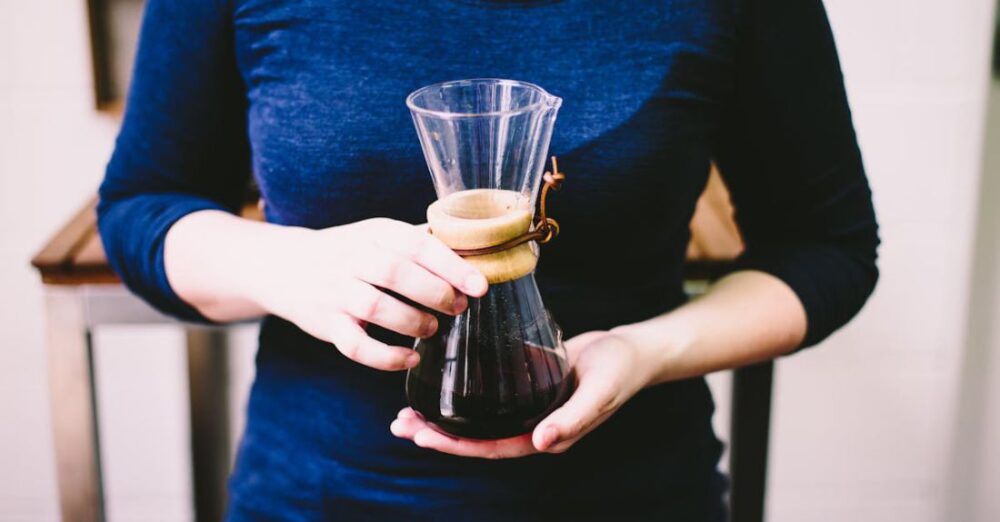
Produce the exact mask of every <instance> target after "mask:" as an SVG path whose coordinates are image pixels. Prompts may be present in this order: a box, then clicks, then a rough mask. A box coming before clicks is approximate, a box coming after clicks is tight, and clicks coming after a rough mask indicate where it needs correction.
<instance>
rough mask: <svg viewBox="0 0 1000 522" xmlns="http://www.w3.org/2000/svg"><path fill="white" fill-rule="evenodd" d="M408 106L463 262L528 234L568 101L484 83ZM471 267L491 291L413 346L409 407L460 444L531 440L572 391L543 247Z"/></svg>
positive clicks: (526, 247) (437, 213) (436, 227)
mask: <svg viewBox="0 0 1000 522" xmlns="http://www.w3.org/2000/svg"><path fill="white" fill-rule="evenodd" d="M406 102H407V106H408V107H409V108H410V112H411V114H412V115H413V121H414V123H415V125H416V128H417V134H418V136H419V138H420V144H421V146H422V148H423V152H424V157H425V158H426V160H427V165H428V168H429V169H430V172H431V177H432V178H433V180H434V187H435V190H436V191H437V196H438V200H437V201H436V202H435V203H434V204H432V205H431V206H430V207H429V208H428V211H427V218H428V223H429V224H430V228H431V233H432V234H434V235H435V236H437V237H439V238H440V239H441V240H442V241H443V242H444V243H445V244H447V245H448V246H450V247H451V248H453V249H456V250H465V251H468V250H474V249H481V248H484V247H491V246H495V245H497V244H501V243H504V242H505V241H507V240H510V239H512V238H514V237H517V236H520V235H522V234H524V233H526V232H528V231H529V229H530V228H531V227H532V221H533V218H534V208H535V199H536V198H535V196H536V194H537V192H538V188H539V184H540V182H541V179H542V171H543V169H544V167H545V164H546V159H547V154H548V147H549V141H550V138H551V137H552V127H553V124H554V122H555V119H556V113H557V112H558V110H559V106H560V104H561V103H562V100H561V99H560V98H557V97H555V96H552V95H550V94H548V93H547V92H545V90H543V89H542V88H540V87H538V86H536V85H532V84H529V83H524V82H517V81H511V80H494V79H481V80H462V81H456V82H447V83H442V84H436V85H431V86H428V87H424V88H422V89H419V90H417V91H416V92H414V93H412V94H411V95H410V96H409V97H408V98H407V100H406ZM465 258H466V260H468V261H469V262H470V263H472V264H473V265H474V266H476V267H477V268H478V269H479V270H480V271H482V272H483V274H484V275H486V278H487V280H488V281H489V282H490V287H489V290H488V291H487V293H486V295H484V296H483V297H481V298H471V297H470V298H469V307H468V309H467V310H466V311H465V312H463V313H462V314H460V315H458V316H457V317H451V316H445V315H439V316H438V320H439V323H438V324H439V327H438V330H437V332H436V333H435V334H434V335H433V336H431V337H429V338H427V339H418V340H417V342H416V345H415V347H414V348H415V350H417V352H419V353H420V356H421V360H420V364H419V365H418V366H416V367H415V368H413V369H411V370H410V371H409V374H408V375H407V380H406V395H407V399H408V400H409V402H410V405H411V406H412V407H413V409H414V410H416V411H417V412H418V413H419V414H421V415H422V416H423V417H424V419H425V420H427V421H428V422H430V423H431V424H432V425H434V426H435V427H436V428H437V429H440V430H441V431H444V432H446V433H450V434H453V435H458V436H461V437H468V438H478V439H498V438H505V437H510V436H514V435H518V434H521V433H526V432H529V431H530V430H531V429H532V428H533V427H534V426H535V425H536V424H537V423H538V422H539V421H540V420H541V419H542V418H543V417H545V415H547V414H548V413H549V412H551V411H552V410H553V409H555V408H556V407H558V406H559V405H560V404H561V403H562V402H563V401H565V400H566V398H567V396H568V394H569V393H570V391H571V389H572V382H571V378H570V368H569V364H568V363H567V360H566V351H565V348H564V347H563V344H562V334H561V332H560V330H559V328H558V326H556V324H555V323H554V322H553V321H552V319H551V317H550V316H549V314H548V312H547V311H546V310H545V307H544V305H543V304H542V299H541V296H540V295H539V292H538V287H537V285H536V284H535V278H534V269H535V265H536V264H537V261H538V247H537V245H536V244H535V243H532V242H528V243H523V244H521V245H518V246H515V247H513V248H509V249H506V250H503V251H500V252H493V253H487V254H482V255H466V256H465Z"/></svg>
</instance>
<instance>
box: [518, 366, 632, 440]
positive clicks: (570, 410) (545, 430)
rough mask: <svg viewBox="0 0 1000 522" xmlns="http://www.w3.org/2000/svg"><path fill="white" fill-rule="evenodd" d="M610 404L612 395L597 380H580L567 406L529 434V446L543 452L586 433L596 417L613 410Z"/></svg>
mask: <svg viewBox="0 0 1000 522" xmlns="http://www.w3.org/2000/svg"><path fill="white" fill-rule="evenodd" d="M613 401H614V396H613V394H611V393H610V392H609V390H608V389H607V388H606V387H605V386H604V385H603V384H601V383H600V381H599V380H581V382H580V386H579V387H578V388H577V389H576V391H575V392H574V393H573V395H572V396H571V397H570V398H569V400H568V401H566V404H563V405H562V406H560V407H559V408H557V409H556V410H555V411H553V412H552V413H551V414H549V416H548V417H546V418H545V419H543V420H542V422H540V423H538V426H537V427H535V430H534V432H533V433H532V435H531V442H532V444H533V445H534V446H535V449H537V450H538V451H546V450H548V449H549V448H551V447H553V446H555V445H556V444H558V443H559V442H565V441H569V440H573V439H576V438H577V437H580V436H581V435H584V434H586V433H587V432H588V431H590V429H591V428H592V427H593V426H594V424H595V422H596V421H597V420H598V419H599V418H601V417H603V416H604V415H605V414H607V413H610V412H611V411H613V407H612V404H613Z"/></svg>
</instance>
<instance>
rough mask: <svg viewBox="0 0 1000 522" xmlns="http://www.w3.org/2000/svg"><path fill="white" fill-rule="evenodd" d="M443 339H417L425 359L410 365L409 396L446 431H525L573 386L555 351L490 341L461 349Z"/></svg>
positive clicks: (476, 434) (471, 434) (499, 434)
mask: <svg viewBox="0 0 1000 522" xmlns="http://www.w3.org/2000/svg"><path fill="white" fill-rule="evenodd" d="M443 344H444V343H443V342H442V341H441V340H440V339H439V338H433V339H424V340H421V342H420V343H418V346H417V349H418V351H420V352H421V357H422V360H421V362H420V365H419V366H418V367H417V368H414V369H413V370H410V375H409V377H408V379H407V382H406V395H407V398H408V399H409V402H410V405H411V406H412V407H413V409H414V410H416V411H417V412H418V413H420V414H421V415H422V416H423V417H424V419H425V420H426V421H428V422H430V423H431V424H433V425H434V426H435V427H436V428H437V429H439V430H441V431H443V432H445V433H449V434H452V435H457V436H459V437H466V438H473V439H501V438H506V437H512V436H514V435H519V434H522V433H527V432H529V431H531V429H532V428H534V427H535V425H537V424H538V422H539V421H541V420H542V419H543V418H544V417H545V416H546V415H548V414H549V413H550V412H552V410H554V409H556V408H557V407H558V406H560V405H561V404H562V403H563V402H565V401H566V399H567V398H568V397H569V394H570V392H571V391H572V388H573V386H572V380H573V379H572V374H570V373H569V372H568V371H567V363H566V361H565V359H564V358H563V357H561V356H560V355H558V354H557V352H556V351H553V350H550V349H547V348H542V347H539V346H536V345H530V344H523V343H522V344H519V345H516V344H515V345H511V343H505V342H504V341H502V340H490V342H487V343H485V344H481V345H478V346H474V347H470V349H469V350H468V351H464V350H462V351H463V352H464V353H461V354H459V353H457V352H458V351H459V350H456V349H454V348H453V349H452V350H448V349H447V348H446V347H445V346H444V345H443ZM450 352H455V353H450ZM442 359H443V360H442Z"/></svg>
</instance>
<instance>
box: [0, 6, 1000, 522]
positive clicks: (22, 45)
mask: <svg viewBox="0 0 1000 522" xmlns="http://www.w3.org/2000/svg"><path fill="white" fill-rule="evenodd" d="M828 7H829V11H830V16H831V19H832V21H833V25H834V29H835V32H836V35H837V38H838V42H839V46H840V50H841V55H842V60H843V66H844V70H845V74H846V76H847V83H848V92H849V95H850V97H851V101H852V105H853V108H854V114H855V123H856V126H857V128H858V133H859V136H860V139H861V144H862V149H863V151H864V155H865V159H866V163H867V166H868V170H869V175H870V177H871V183H872V186H873V190H874V192H875V200H876V208H877V210H878V214H879V218H880V220H881V224H882V237H883V239H884V244H883V247H882V250H881V255H882V260H881V268H882V274H883V276H882V280H881V282H880V285H879V287H878V289H877V291H876V293H875V296H874V297H873V299H872V301H871V302H870V303H869V305H868V306H867V307H866V308H865V310H864V311H863V312H862V314H861V315H860V317H859V318H858V319H857V320H856V321H855V322H854V323H852V324H851V325H850V326H849V327H847V328H846V329H844V330H843V331H842V332H840V333H838V334H837V335H835V336H834V337H833V338H831V339H830V340H828V341H827V342H825V343H824V344H823V345H822V346H820V347H817V348H813V349H811V350H809V351H807V352H805V353H803V354H801V355H798V356H795V357H792V358H789V359H787V360H783V361H781V362H780V364H779V366H778V370H777V380H776V388H775V411H774V418H773V430H772V434H773V435H772V441H771V442H772V448H771V460H770V464H771V473H770V479H769V499H768V513H769V517H768V518H769V520H772V521H789V522H791V521H803V520H806V521H813V520H824V521H825V520H829V521H842V520H852V521H877V520H878V521H881V520H908V521H933V520H981V521H986V520H998V519H1000V504H998V503H1000V500H998V499H997V497H998V495H996V492H997V491H1000V478H998V473H997V472H995V471H993V469H994V468H1000V448H998V447H996V444H990V442H991V441H992V442H997V441H1000V355H994V356H992V357H991V351H996V349H997V347H998V345H1000V335H998V332H997V331H995V330H991V324H992V323H994V322H997V321H1000V308H998V302H1000V285H998V284H997V278H996V277H995V276H994V275H992V274H993V272H994V268H995V266H996V262H997V259H998V253H1000V251H998V249H997V241H996V240H995V237H996V234H997V233H1000V227H998V226H997V223H998V221H997V218H998V216H997V211H996V207H997V204H998V203H1000V190H998V188H997V187H996V185H997V184H998V183H997V182H995V181H994V182H992V184H986V185H984V186H985V187H986V188H988V189H990V190H989V191H987V192H984V196H983V198H982V201H981V198H980V183H981V173H982V159H983V152H984V147H983V143H984V132H983V131H984V126H985V115H986V107H987V103H986V101H987V91H988V68H987V65H988V51H989V41H990V33H991V31H992V20H993V16H992V13H993V8H994V7H993V0H950V1H941V0H867V1H860V0H829V2H828ZM87 38H88V36H87V25H86V16H85V2H84V1H83V0H0V223H2V224H3V225H2V227H0V230H2V232H0V234H2V235H0V520H4V521H8V520H11V521H14V520H24V521H47V520H57V519H58V507H57V501H56V498H57V497H56V494H57V493H56V486H55V465H54V460H53V454H52V440H51V436H50V420H49V416H48V397H47V389H46V378H45V375H46V374H45V351H44V348H43V343H42V340H43V332H44V325H43V318H42V315H41V311H42V301H41V295H42V294H41V287H40V284H39V282H38V279H37V277H36V275H35V274H34V272H33V270H32V269H31V268H30V267H29V266H28V259H29V258H30V257H31V255H32V254H33V253H34V252H35V251H36V250H37V248H39V247H40V246H41V245H42V243H43V242H44V240H45V238H46V237H47V236H49V235H50V234H51V233H52V232H54V231H55V230H56V229H57V228H58V226H59V225H60V224H61V223H62V222H63V221H64V220H65V219H66V218H68V216H69V215H70V214H71V213H72V212H74V211H75V210H76V208H78V207H79V206H80V205H81V204H82V203H83V202H84V201H85V200H86V199H87V198H88V197H89V196H90V194H92V193H93V192H94V190H95V188H96V187H97V184H98V182H99V180H100V177H101V175H102V171H103V166H104V164H105V162H106V160H107V158H108V156H109V154H110V151H111V148H112V144H113V140H114V136H115V132H116V126H117V124H116V122H115V121H114V120H113V119H111V118H109V117H106V116H102V115H99V114H96V113H95V112H94V111H93V109H92V94H91V89H92V80H91V69H90V57H89V47H88V39H87ZM998 93H1000V90H998ZM997 105H1000V104H997ZM995 112H997V114H996V116H995V118H994V121H996V122H997V128H998V130H997V131H995V132H994V133H993V134H992V138H991V141H992V142H994V143H996V142H997V140H998V139H1000V109H998V110H996V111H995ZM987 149H988V147H987ZM989 165H990V166H989V169H990V172H991V175H992V176H993V178H990V179H996V176H997V175H998V173H1000V158H996V159H991V160H990V162H989ZM980 208H982V212H980V211H979V209H980ZM970 310H971V311H972V312H973V313H971V314H970V313H969V312H970ZM252 339H253V332H252V331H245V330H244V331H243V332H241V335H240V336H239V339H238V342H237V343H236V344H238V345H239V346H238V347H237V349H236V350H235V358H236V359H237V361H236V362H235V363H234V365H235V366H236V372H237V374H238V375H239V378H237V379H234V381H236V383H237V384H236V389H235V391H234V393H235V395H236V396H237V397H239V400H238V401H237V407H238V406H239V402H240V401H242V398H243V395H242V394H243V390H244V389H245V386H246V382H247V378H248V376H249V361H250V358H251V357H252V352H253V342H252ZM182 340H183V336H182V334H181V333H180V332H179V331H178V330H176V329H173V328H169V327H160V328H152V329H151V328H106V329H103V330H100V331H98V332H97V335H96V341H97V345H98V349H97V359H98V377H99V378H98V380H99V396H100V404H101V408H102V409H101V412H100V413H101V423H102V424H101V429H102V437H103V440H102V443H103V445H104V451H105V456H106V468H105V469H106V478H107V484H108V487H107V489H108V508H109V511H110V518H111V520H129V521H131V520H169V521H174V520H188V519H190V516H191V509H190V507H189V506H190V502H191V500H190V499H191V492H190V485H189V483H188V481H187V477H188V473H189V469H190V464H189V463H188V453H187V448H188V441H187V406H186V399H185V397H186V390H187V385H186V382H185V380H184V379H185V377H184V358H183V357H184V351H183V349H182ZM967 354H968V356H967ZM714 384H716V385H717V388H719V389H724V388H725V379H724V378H723V379H714ZM719 398H720V400H721V401H725V400H726V399H725V393H720V397H719ZM722 406H723V408H722V409H723V411H726V408H725V404H723V405H722ZM720 420H721V419H720ZM958 420H961V421H962V422H961V423H959V422H958ZM722 424H724V423H722ZM991 503H992V504H991Z"/></svg>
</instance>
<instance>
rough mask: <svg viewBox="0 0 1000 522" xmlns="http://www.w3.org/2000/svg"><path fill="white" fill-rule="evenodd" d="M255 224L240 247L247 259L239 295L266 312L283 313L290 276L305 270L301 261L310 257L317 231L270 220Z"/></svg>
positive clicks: (289, 285)
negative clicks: (309, 249)
mask: <svg viewBox="0 0 1000 522" xmlns="http://www.w3.org/2000/svg"><path fill="white" fill-rule="evenodd" d="M255 225H257V229H256V230H255V231H254V232H253V233H252V234H250V235H248V236H247V239H248V241H249V244H248V245H247V247H246V248H245V249H243V253H244V255H245V256H246V258H247V262H246V263H245V264H244V265H243V270H242V274H241V276H240V280H241V283H242V284H240V285H239V286H240V287H241V288H242V289H243V292H242V293H243V295H242V296H241V297H242V298H243V299H246V300H247V301H249V302H251V303H253V304H254V305H256V306H257V307H259V308H260V309H262V310H263V311H265V312H266V313H270V314H275V315H282V314H283V312H284V310H283V308H284V306H283V305H282V304H281V301H282V296H284V295H287V294H288V293H289V292H290V291H291V286H292V282H291V280H292V279H293V278H294V277H296V276H301V275H303V274H305V273H307V271H306V269H305V267H303V266H301V265H302V264H303V263H305V262H306V261H308V259H309V257H310V256H309V254H308V252H307V250H308V245H309V242H310V241H311V240H312V239H313V235H314V234H315V233H316V232H315V231H314V230H310V229H306V228H301V227H291V226H283V225H275V224H271V223H255Z"/></svg>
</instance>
